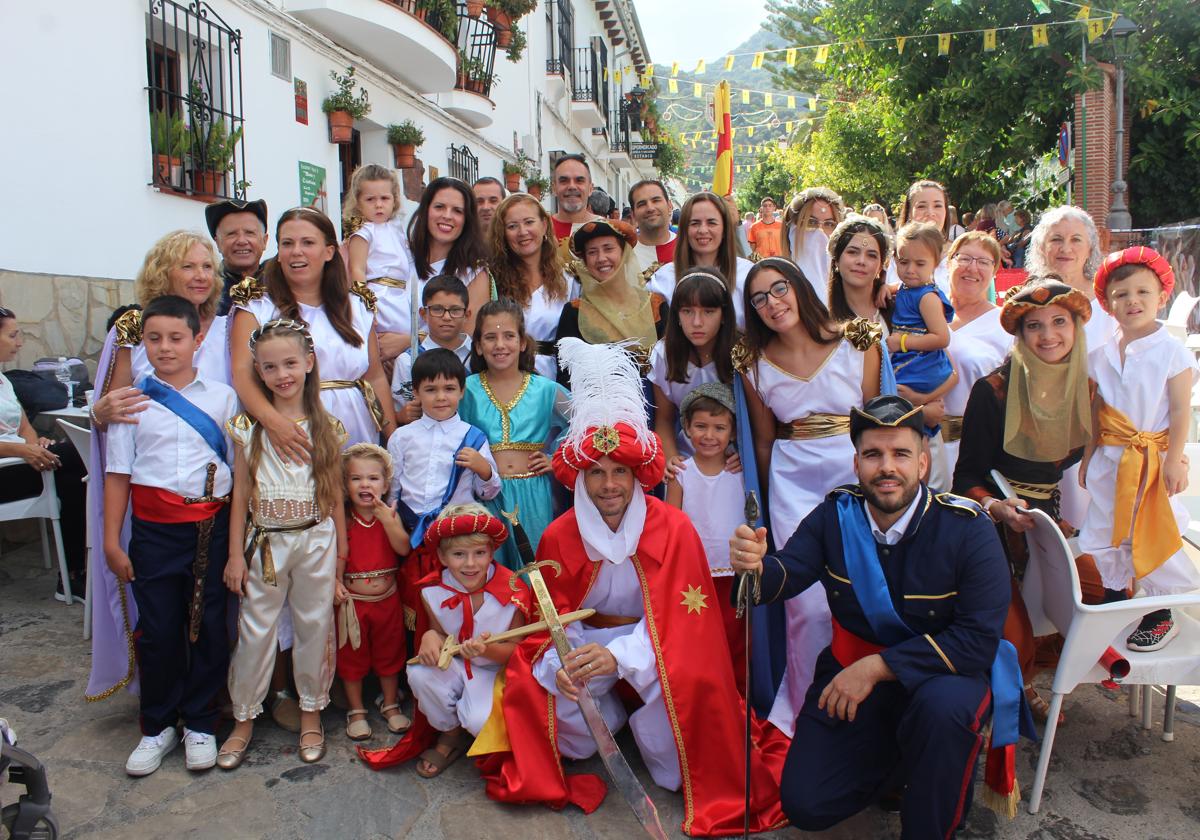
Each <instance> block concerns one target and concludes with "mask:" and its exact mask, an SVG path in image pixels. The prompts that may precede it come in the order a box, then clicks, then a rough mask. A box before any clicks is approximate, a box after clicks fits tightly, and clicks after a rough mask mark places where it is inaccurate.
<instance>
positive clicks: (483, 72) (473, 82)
mask: <svg viewBox="0 0 1200 840" xmlns="http://www.w3.org/2000/svg"><path fill="white" fill-rule="evenodd" d="M464 71H465V73H466V76H467V78H466V83H467V84H466V89H467V90H469V91H471V92H472V93H478V94H480V95H481V96H487V91H488V86H489V85H490V84H493V83H495V82H498V81H500V77H499V76H497V75H496V74H495V73H488V71H487V65H485V64H484V63H483V59H481V58H468V59H467V60H466V66H465V68H464Z"/></svg>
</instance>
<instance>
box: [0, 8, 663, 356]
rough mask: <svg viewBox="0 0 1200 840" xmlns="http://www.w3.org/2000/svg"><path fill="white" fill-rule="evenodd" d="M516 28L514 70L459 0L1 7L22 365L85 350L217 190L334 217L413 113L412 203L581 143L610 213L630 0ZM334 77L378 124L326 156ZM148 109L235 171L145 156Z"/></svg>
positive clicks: (616, 188) (626, 86) (3, 280)
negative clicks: (361, 170) (226, 134)
mask: <svg viewBox="0 0 1200 840" xmlns="http://www.w3.org/2000/svg"><path fill="white" fill-rule="evenodd" d="M508 2H509V3H512V2H514V0H508ZM517 2H519V0H517ZM451 9H453V10H454V11H453V13H451V12H450V10H451ZM448 22H449V23H448ZM455 24H457V26H456V27H455ZM455 28H457V32H456V33H455V32H454V30H455ZM513 28H514V29H519V30H520V31H521V34H522V35H523V36H524V39H525V40H526V42H527V46H526V48H525V50H524V55H523V56H522V57H521V58H520V60H519V61H517V62H515V63H513V62H510V61H509V60H508V59H507V58H506V56H505V50H504V49H502V48H498V47H497V46H496V41H497V32H498V29H497V27H496V26H495V25H494V24H493V23H491V22H490V20H489V13H488V12H486V11H485V12H484V14H483V15H482V16H481V17H480V18H478V19H476V18H471V17H470V16H469V11H468V8H467V4H466V3H465V2H458V3H457V4H456V3H455V0H208V2H188V0H106V1H105V2H103V3H95V2H87V3H84V2H75V1H72V0H68V2H59V3H5V11H4V26H3V27H0V51H2V52H0V54H3V55H4V56H5V65H6V67H7V68H8V72H7V73H5V74H4V77H3V79H2V80H0V86H2V88H3V90H4V96H3V99H4V101H6V102H9V103H12V104H13V105H14V106H15V105H16V104H17V103H23V105H24V106H25V108H26V109H27V110H26V113H25V116H24V117H21V118H17V117H16V116H15V114H13V113H10V120H9V121H8V122H7V123H6V128H5V131H3V132H0V160H2V161H3V162H4V166H5V178H4V181H5V187H6V189H5V196H6V198H5V200H4V201H3V202H2V205H0V226H2V229H3V230H4V231H5V235H4V237H3V240H2V241H3V242H4V247H3V249H2V250H0V303H2V304H3V305H4V306H7V307H9V308H11V309H13V310H14V311H15V312H16V313H17V315H18V318H19V320H20V321H21V324H22V326H23V327H24V328H25V330H26V339H27V340H26V349H25V350H24V351H23V352H22V355H21V358H20V359H19V360H18V364H20V365H27V364H28V363H29V362H30V361H32V360H33V359H35V358H37V357H38V356H42V355H59V354H62V353H70V354H73V355H77V356H81V357H94V355H95V354H96V353H97V351H98V350H99V347H100V344H101V342H102V341H103V335H104V322H105V320H106V319H107V317H108V314H109V312H111V310H112V308H113V307H114V306H116V305H118V304H119V303H127V302H130V301H131V300H132V288H131V285H130V284H129V283H128V281H129V280H131V279H132V278H133V276H134V275H135V274H136V272H137V270H138V268H139V267H140V265H141V262H142V258H143V256H144V254H145V252H146V250H147V249H148V248H149V246H150V245H151V244H152V243H153V242H154V240H155V239H157V238H158V237H159V236H161V235H162V234H164V233H166V232H167V231H170V230H173V229H177V228H188V229H194V230H200V231H203V230H204V219H203V212H202V211H203V203H204V202H207V201H211V200H212V195H213V194H216V195H218V196H220V195H235V194H237V195H245V196H246V197H248V198H265V199H266V200H267V202H268V205H269V207H270V210H271V220H272V225H273V224H274V219H275V218H276V216H277V215H278V214H279V213H280V212H281V211H282V210H284V209H286V208H288V207H292V206H295V205H297V204H300V203H302V201H304V202H312V201H314V200H315V201H316V202H317V203H318V204H320V205H322V206H323V208H324V209H325V210H326V212H327V213H328V214H329V215H330V216H331V217H332V218H333V219H334V220H335V221H336V220H337V219H338V218H339V217H340V215H341V208H340V203H341V194H342V189H343V185H344V184H345V182H346V180H347V179H348V177H349V174H350V172H351V171H352V170H353V168H354V166H356V165H358V164H360V163H380V164H384V165H387V166H391V165H392V151H391V148H390V147H389V146H388V145H387V139H386V126H387V125H388V124H389V123H399V122H401V121H403V120H405V119H411V120H413V121H414V122H416V123H417V125H418V126H420V127H421V128H422V130H423V131H424V133H425V137H426V140H425V143H424V145H423V146H422V147H421V148H419V149H418V150H417V158H418V168H416V169H410V170H404V171H403V172H402V173H401V174H402V175H403V176H404V178H403V179H402V181H403V182H404V186H405V190H404V191H405V193H406V194H407V196H408V197H409V199H410V201H406V202H405V205H406V209H410V210H411V208H412V207H413V206H415V205H414V204H413V203H412V202H411V199H412V198H414V197H415V196H418V195H419V192H420V187H421V184H422V183H423V182H424V183H427V182H428V181H429V180H430V179H431V178H432V177H433V176H435V175H455V176H458V177H461V178H463V179H464V180H468V181H471V180H474V179H475V178H476V177H479V176H485V175H491V176H495V177H497V178H500V179H501V180H503V174H502V169H501V167H502V164H503V163H504V162H505V161H515V160H516V158H517V153H518V152H522V153H524V154H525V155H527V156H528V157H529V158H530V159H532V160H533V161H535V163H536V165H537V166H538V167H539V168H540V170H541V172H542V173H543V174H546V175H548V174H549V168H550V162H551V160H552V158H553V157H554V156H556V155H557V154H562V153H567V152H582V153H583V154H584V155H585V156H586V157H587V159H588V161H589V164H590V165H591V169H592V175H593V179H594V181H595V183H596V185H597V186H600V187H603V188H604V189H605V190H607V191H608V192H609V194H610V195H612V196H613V197H614V198H616V199H617V201H618V203H619V204H620V205H624V204H625V194H626V191H627V190H628V187H629V185H630V184H632V183H633V182H635V181H637V180H638V179H640V178H643V177H654V170H653V165H652V164H653V162H652V161H648V160H647V161H635V160H633V159H632V158H631V156H630V153H629V144H630V143H631V142H633V143H636V142H638V141H640V139H641V138H640V136H639V135H638V134H637V132H631V131H629V127H630V126H631V125H632V126H633V127H636V126H637V124H638V118H637V117H636V116H634V118H633V119H632V120H630V119H629V118H628V116H627V115H628V114H636V112H637V108H636V106H635V105H631V106H630V107H629V108H628V111H626V109H624V108H622V105H623V104H625V103H629V102H630V100H629V99H628V98H627V97H626V96H625V94H628V93H630V92H634V93H635V95H636V93H637V90H636V88H637V85H638V82H639V79H640V77H641V73H642V72H643V71H644V70H645V68H646V66H647V64H648V62H649V55H648V53H647V49H646V46H645V41H644V38H643V36H642V33H641V31H640V26H639V24H638V20H637V14H636V12H635V10H634V7H633V2H632V0H538V2H537V6H536V8H534V9H533V10H532V11H531V12H529V13H528V14H527V15H525V16H524V17H523V18H521V19H520V20H519V21H518V22H517V23H516V24H515V25H514V27H513ZM439 30H441V31H439ZM443 32H450V33H451V34H452V38H448V37H447V36H446V35H445V34H443ZM460 51H461V52H460ZM460 55H461V56H462V57H461V58H460ZM463 58H465V59H466V61H465V62H464V61H463ZM464 63H465V65H466V66H465V68H464V67H463V65H464ZM349 66H353V67H354V68H355V75H356V80H357V82H359V83H360V84H361V87H362V88H363V89H365V90H366V91H367V96H368V99H369V101H370V103H371V111H370V113H369V115H368V116H367V117H366V118H365V119H362V120H359V121H357V122H356V123H355V125H354V129H355V132H354V138H353V141H352V142H351V143H349V144H335V143H332V142H331V141H330V134H329V127H328V121H327V118H326V116H325V114H324V113H322V110H321V103H322V100H323V99H324V98H325V97H326V96H327V95H328V94H330V93H332V92H333V91H334V89H335V84H334V82H333V81H332V80H331V78H330V73H331V71H336V72H339V73H344V72H345V71H346V68H347V67H349ZM460 69H465V70H467V71H468V74H467V75H468V78H465V79H464V78H463V77H462V76H461V75H460V74H459V70H460ZM472 77H473V78H472ZM22 89H24V91H25V92H22ZM38 103H40V104H38ZM155 112H158V118H159V119H163V122H164V124H165V125H167V126H168V127H169V122H170V118H171V117H175V118H176V119H178V120H179V124H180V127H182V126H184V125H187V126H189V127H190V126H194V125H196V124H197V122H198V121H199V123H200V124H201V125H207V126H210V127H211V126H212V125H213V124H214V123H216V122H217V121H221V123H222V127H224V128H226V129H229V128H236V127H240V129H241V130H242V138H241V141H240V142H239V143H237V144H236V145H235V146H234V147H233V155H232V165H231V167H230V169H229V171H228V172H227V173H224V174H221V175H218V176H216V177H215V178H210V177H207V176H205V175H203V174H201V173H200V172H198V171H196V170H197V169H198V167H196V166H195V165H194V164H193V163H192V162H191V160H190V159H189V158H187V157H180V158H177V159H176V160H174V161H172V160H170V158H169V157H164V158H162V159H161V160H159V161H156V158H155V155H154V154H153V153H152V148H151V122H152V115H153V114H154V113H155ZM164 118H165V119H164ZM206 193H207V195H206ZM545 202H546V205H547V207H548V208H550V209H553V207H552V204H553V199H552V198H550V197H549V196H547V197H546V198H545ZM272 233H273V231H272ZM272 251H273V246H268V254H270V253H271V252H272Z"/></svg>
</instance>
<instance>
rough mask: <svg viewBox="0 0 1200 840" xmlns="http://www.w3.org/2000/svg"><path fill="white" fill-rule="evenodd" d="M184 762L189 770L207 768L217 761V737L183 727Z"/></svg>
mask: <svg viewBox="0 0 1200 840" xmlns="http://www.w3.org/2000/svg"><path fill="white" fill-rule="evenodd" d="M183 750H184V764H186V765H187V769H189V770H207V769H208V768H210V767H213V766H215V765H216V763H217V738H216V736H215V735H209V734H207V733H204V732H193V731H192V730H190V729H188V728H187V727H186V726H185V727H184V728H183Z"/></svg>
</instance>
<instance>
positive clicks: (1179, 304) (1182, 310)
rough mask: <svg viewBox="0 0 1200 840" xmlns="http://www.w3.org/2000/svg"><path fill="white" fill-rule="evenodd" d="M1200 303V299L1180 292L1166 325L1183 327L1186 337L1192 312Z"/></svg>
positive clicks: (1168, 312) (1168, 313)
mask: <svg viewBox="0 0 1200 840" xmlns="http://www.w3.org/2000/svg"><path fill="white" fill-rule="evenodd" d="M1197 303H1200V297H1192V296H1191V295H1189V294H1188V293H1187V292H1184V291H1180V292H1179V294H1177V295H1176V296H1175V300H1174V301H1172V302H1171V308H1170V309H1169V310H1168V311H1167V320H1166V324H1167V326H1168V327H1182V328H1183V332H1184V335H1187V322H1188V318H1189V317H1190V316H1191V314H1192V310H1193V309H1195V308H1196V304H1197Z"/></svg>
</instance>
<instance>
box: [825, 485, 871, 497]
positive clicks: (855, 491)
mask: <svg viewBox="0 0 1200 840" xmlns="http://www.w3.org/2000/svg"><path fill="white" fill-rule="evenodd" d="M838 493H846V494H848V495H851V496H853V497H854V498H856V499H861V498H863V491H862V488H861V487H859V486H858V485H857V484H843V485H842V486H841V487H834V488H833V489H832V490H830V491H829V493H828V494H827V495H826V496H825V498H826V499H833V498H836V497H837V494H838Z"/></svg>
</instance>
